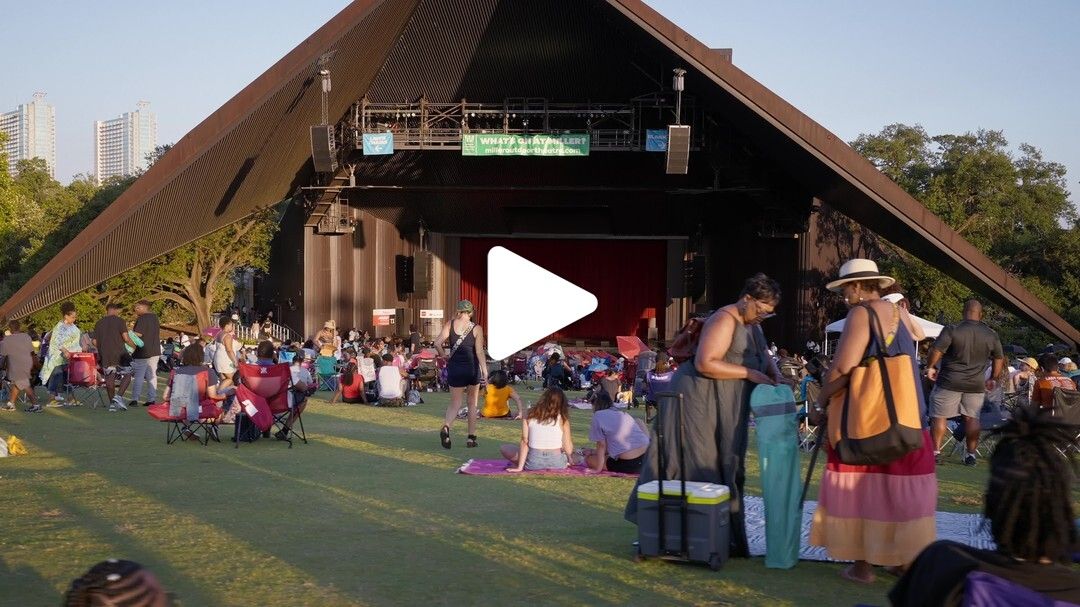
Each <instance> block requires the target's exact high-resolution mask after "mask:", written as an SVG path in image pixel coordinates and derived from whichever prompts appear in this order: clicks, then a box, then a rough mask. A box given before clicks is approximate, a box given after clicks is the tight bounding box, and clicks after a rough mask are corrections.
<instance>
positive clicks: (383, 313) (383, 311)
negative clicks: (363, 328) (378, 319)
mask: <svg viewBox="0 0 1080 607" xmlns="http://www.w3.org/2000/svg"><path fill="white" fill-rule="evenodd" d="M395 314H397V310H395V309H393V308H384V309H381V310H372V311H371V315H372V316H393V315H395Z"/></svg>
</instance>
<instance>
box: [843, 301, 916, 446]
mask: <svg viewBox="0 0 1080 607" xmlns="http://www.w3.org/2000/svg"><path fill="white" fill-rule="evenodd" d="M866 310H867V312H869V313H870V333H871V336H872V337H871V339H873V340H874V342H875V343H876V344H877V353H876V354H875V355H873V356H871V357H869V358H867V359H866V360H864V361H863V362H862V363H861V364H860V365H859V366H858V367H855V368H854V369H852V370H851V376H850V380H849V381H848V385H847V388H846V389H844V390H841V391H839V392H837V393H836V394H834V395H833V396H832V397H831V398H830V399H829V414H828V438H829V445H830V446H831V447H832V448H833V449H834V450H835V451H836V453H837V455H838V456H839V458H840V461H842V462H844V463H845V464H851V465H882V464H887V463H889V462H893V461H896V460H898V459H900V458H901V457H904V456H905V455H907V454H908V453H911V452H912V451H915V450H916V449H919V448H921V447H922V446H923V431H922V423H921V420H920V417H921V411H920V407H919V392H918V389H917V388H916V385H915V373H914V371H913V368H914V367H913V366H912V361H911V356H909V355H907V354H897V355H895V356H889V355H887V354H886V353H885V352H886V346H885V337H884V334H883V331H882V329H881V321H880V320H879V319H878V316H877V314H876V313H875V312H874V310H873V308H871V307H870V306H866Z"/></svg>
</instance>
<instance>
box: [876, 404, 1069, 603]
mask: <svg viewBox="0 0 1080 607" xmlns="http://www.w3.org/2000/svg"><path fill="white" fill-rule="evenodd" d="M1077 430H1078V429H1077V428H1076V427H1074V426H1068V425H1065V424H1061V423H1057V422H1055V420H1054V418H1053V417H1051V414H1050V412H1048V411H1040V410H1039V409H1038V408H1037V407H1022V408H1020V409H1017V410H1016V412H1015V413H1014V414H1013V418H1012V419H1011V420H1010V421H1009V422H1007V423H1006V424H1005V425H1003V426H1001V427H1000V428H998V429H997V430H994V431H993V433H994V434H996V435H997V437H998V442H997V446H996V447H995V448H994V451H993V453H992V454H991V455H990V482H989V484H988V485H987V488H986V494H985V496H984V504H983V516H985V517H986V520H987V522H988V523H989V525H990V532H991V534H992V535H993V537H994V542H995V543H996V544H997V549H996V550H979V549H976V548H971V547H969V546H965V545H963V544H958V543H956V542H951V541H945V540H942V541H938V542H934V543H933V544H931V545H929V546H927V548H926V549H925V550H923V551H922V553H921V554H919V556H918V557H917V558H916V559H915V562H914V563H912V565H911V567H910V568H909V569H908V571H907V573H906V574H905V575H904V576H903V577H902V578H901V579H900V580H899V581H898V582H897V583H896V585H895V586H894V587H893V589H892V590H891V591H890V592H889V599H890V600H891V601H892V604H893V605H896V606H904V605H912V606H914V605H920V606H921V605H947V606H951V605H960V604H961V602H962V601H963V598H964V596H963V594H964V584H965V579H966V578H967V576H968V574H969V573H971V572H973V571H981V572H985V573H989V574H991V575H993V576H996V577H998V578H1001V579H1004V580H1007V581H1009V582H1012V583H1013V584H1016V585H1018V586H1023V587H1025V588H1029V589H1031V590H1034V591H1035V592H1038V593H1040V594H1043V595H1045V596H1048V597H1050V598H1052V599H1057V600H1059V601H1068V602H1069V603H1070V604H1072V603H1077V604H1080V572H1077V571H1076V570H1075V569H1073V568H1071V567H1068V566H1067V565H1066V564H1067V563H1069V562H1070V561H1071V560H1072V559H1071V553H1072V552H1073V550H1074V546H1075V545H1076V542H1077V539H1078V537H1077V530H1076V524H1075V523H1074V518H1073V509H1072V501H1071V494H1072V486H1071V485H1072V477H1073V473H1074V472H1075V470H1076V465H1075V461H1074V460H1073V458H1072V457H1071V454H1072V452H1073V449H1070V448H1075V447H1076V446H1077V444H1076V438H1075V437H1076V435H1077ZM1058 448H1061V449H1062V450H1064V451H1066V452H1067V453H1069V454H1070V456H1068V457H1063V456H1062V455H1061V453H1059V452H1058Z"/></svg>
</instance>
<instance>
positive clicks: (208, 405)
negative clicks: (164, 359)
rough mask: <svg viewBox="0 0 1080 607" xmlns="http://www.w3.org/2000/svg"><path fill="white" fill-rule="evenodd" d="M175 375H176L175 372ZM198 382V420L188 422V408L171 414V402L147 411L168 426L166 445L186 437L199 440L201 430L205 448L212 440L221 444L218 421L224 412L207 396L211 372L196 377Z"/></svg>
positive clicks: (154, 405)
mask: <svg viewBox="0 0 1080 607" xmlns="http://www.w3.org/2000/svg"><path fill="white" fill-rule="evenodd" d="M173 373H174V374H175V371H173ZM173 377H174V375H170V376H169V383H170V385H171V384H172V379H173ZM196 382H197V383H198V389H199V417H198V418H197V419H194V420H191V421H189V420H188V416H187V407H181V408H180V410H179V412H178V413H177V414H176V415H172V414H170V412H169V410H170V409H171V408H172V405H171V403H170V402H169V401H165V402H163V403H155V404H153V405H150V406H149V407H148V408H147V409H146V412H147V413H148V414H149V415H150V417H153V418H154V419H156V420H158V421H160V422H162V423H164V424H166V429H165V444H166V445H171V444H173V443H174V442H176V441H177V440H179V439H180V438H182V437H186V436H194V437H195V438H196V440H198V435H199V431H200V430H202V432H203V438H202V440H200V441H199V442H201V443H202V444H203V445H204V446H205V445H207V444H208V443H209V442H210V439H214V440H215V441H217V442H221V439H220V438H219V437H218V421H219V420H220V419H221V416H222V414H223V413H224V411H223V410H222V407H221V405H220V404H219V403H218V402H216V401H214V400H212V399H210V397H209V396H208V395H207V394H208V392H209V386H210V370H209V369H207V370H205V371H202V372H200V373H199V374H198V375H197V376H196ZM170 393H171V390H170Z"/></svg>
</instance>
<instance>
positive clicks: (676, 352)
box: [668, 316, 707, 363]
mask: <svg viewBox="0 0 1080 607" xmlns="http://www.w3.org/2000/svg"><path fill="white" fill-rule="evenodd" d="M706 319H707V317H703V316H695V317H692V318H688V319H686V323H685V324H684V325H683V326H682V328H681V329H679V332H678V333H676V334H675V339H674V340H673V341H672V342H671V347H670V348H668V356H670V357H671V358H672V359H673V360H674V361H675V362H676V363H681V362H685V361H687V360H690V359H691V358H692V357H693V356H694V354H695V353H696V352H697V346H698V339H700V338H701V329H702V327H704V326H705V320H706Z"/></svg>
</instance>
